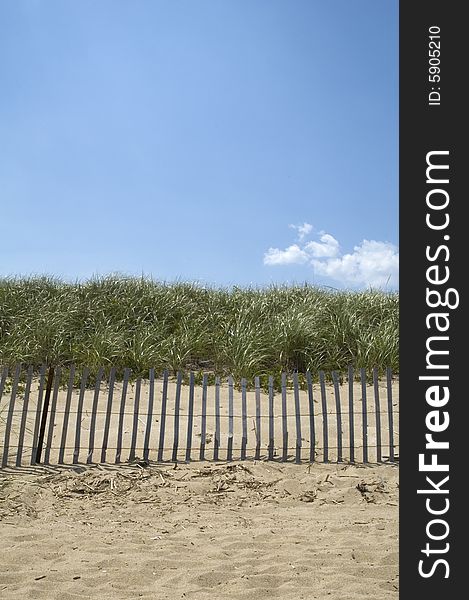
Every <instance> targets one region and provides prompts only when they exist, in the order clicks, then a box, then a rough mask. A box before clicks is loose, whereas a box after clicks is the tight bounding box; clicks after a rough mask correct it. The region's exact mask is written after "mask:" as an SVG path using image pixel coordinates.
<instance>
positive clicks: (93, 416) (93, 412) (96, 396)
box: [86, 367, 104, 465]
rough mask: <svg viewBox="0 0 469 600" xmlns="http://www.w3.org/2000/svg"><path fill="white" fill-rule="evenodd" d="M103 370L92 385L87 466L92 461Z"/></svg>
mask: <svg viewBox="0 0 469 600" xmlns="http://www.w3.org/2000/svg"><path fill="white" fill-rule="evenodd" d="M103 375H104V369H103V367H101V368H100V369H99V371H98V373H97V374H96V381H95V384H94V395H93V406H92V409H91V421H90V436H89V440H88V456H87V457H86V463H87V464H88V465H89V464H90V463H91V462H92V461H93V452H94V436H95V431H96V415H97V412H98V401H99V392H100V390H101V381H102V379H103Z"/></svg>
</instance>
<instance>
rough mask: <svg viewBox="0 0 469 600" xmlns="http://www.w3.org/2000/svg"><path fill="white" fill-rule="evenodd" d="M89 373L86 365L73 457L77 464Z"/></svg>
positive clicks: (81, 388)
mask: <svg viewBox="0 0 469 600" xmlns="http://www.w3.org/2000/svg"><path fill="white" fill-rule="evenodd" d="M89 374H90V370H89V368H88V367H85V368H84V369H83V373H82V375H81V383H80V394H79V396H78V406H77V420H76V423H75V448H74V450H73V459H72V463H73V464H74V465H76V464H77V463H78V458H79V456H80V444H81V420H82V416H83V402H84V400H85V391H86V384H87V382H88V377H89Z"/></svg>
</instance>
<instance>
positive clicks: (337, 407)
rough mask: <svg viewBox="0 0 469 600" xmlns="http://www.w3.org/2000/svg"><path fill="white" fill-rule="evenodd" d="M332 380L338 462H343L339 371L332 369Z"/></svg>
mask: <svg viewBox="0 0 469 600" xmlns="http://www.w3.org/2000/svg"><path fill="white" fill-rule="evenodd" d="M332 381H333V382H334V397H335V412H336V419H337V462H343V452H342V409H341V406H340V389H339V375H338V373H337V371H332Z"/></svg>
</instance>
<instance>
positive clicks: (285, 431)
mask: <svg viewBox="0 0 469 600" xmlns="http://www.w3.org/2000/svg"><path fill="white" fill-rule="evenodd" d="M281 386H282V438H283V453H282V461H286V460H287V459H288V423H287V375H286V373H282V380H281Z"/></svg>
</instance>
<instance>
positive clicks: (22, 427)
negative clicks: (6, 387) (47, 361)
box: [0, 365, 33, 467]
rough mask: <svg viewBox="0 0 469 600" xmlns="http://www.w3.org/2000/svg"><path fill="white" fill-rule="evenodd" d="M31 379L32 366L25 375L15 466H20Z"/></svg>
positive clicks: (0, 389)
mask: <svg viewBox="0 0 469 600" xmlns="http://www.w3.org/2000/svg"><path fill="white" fill-rule="evenodd" d="M32 380H33V366H32V365H31V366H30V367H28V373H27V375H26V387H25V389H24V398H23V411H22V414H21V424H20V432H19V435H18V451H17V453H16V466H17V467H21V457H22V454H23V445H24V434H25V431H26V418H27V416H28V406H29V396H30V393H31V383H32ZM2 392H3V386H2V384H1V381H0V399H1V397H2Z"/></svg>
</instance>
